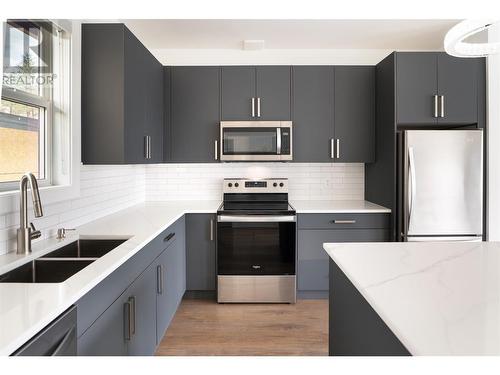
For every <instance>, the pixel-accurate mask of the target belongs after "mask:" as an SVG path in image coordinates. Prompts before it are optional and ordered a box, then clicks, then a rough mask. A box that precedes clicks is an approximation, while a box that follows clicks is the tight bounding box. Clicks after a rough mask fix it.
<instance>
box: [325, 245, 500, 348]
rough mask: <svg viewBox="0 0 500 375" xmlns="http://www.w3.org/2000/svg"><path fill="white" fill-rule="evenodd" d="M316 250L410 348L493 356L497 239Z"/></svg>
mask: <svg viewBox="0 0 500 375" xmlns="http://www.w3.org/2000/svg"><path fill="white" fill-rule="evenodd" d="M324 248H325V250H326V251H327V253H328V254H329V255H330V257H331V258H332V259H333V260H334V261H335V263H337V265H338V266H339V267H340V269H341V270H342V271H343V272H344V273H345V274H346V276H347V277H348V278H349V280H350V281H351V282H352V283H353V285H354V286H355V287H356V288H357V289H358V290H359V291H360V293H361V294H362V295H363V297H364V298H365V299H366V300H367V301H368V302H369V303H370V305H371V306H372V307H373V308H374V309H375V311H376V312H377V313H378V314H379V315H380V317H381V318H382V319H383V320H384V322H385V323H386V324H387V326H388V327H389V328H390V329H391V330H392V331H393V333H394V334H395V335H396V336H397V337H398V339H399V340H400V341H401V342H402V343H403V344H404V345H405V346H406V348H407V349H408V350H409V351H410V353H412V354H414V355H500V242H441V243H438V242H434V243H421V242H420V243H415V242H410V243H400V242H397V243H395V242H393V243H343V244H340V243H338V244H324ZM333 298H335V296H333Z"/></svg>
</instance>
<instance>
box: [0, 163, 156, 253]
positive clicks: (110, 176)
mask: <svg viewBox="0 0 500 375" xmlns="http://www.w3.org/2000/svg"><path fill="white" fill-rule="evenodd" d="M145 184H146V179H145V166H143V165H123V166H109V165H108V166H88V165H85V166H81V170H80V197H79V198H76V199H72V200H68V201H64V202H58V203H54V204H50V205H44V206H43V211H44V216H43V217H41V218H36V219H33V212H32V211H30V210H29V211H28V214H29V220H30V221H33V222H34V224H35V226H36V227H37V228H38V229H40V230H41V231H42V238H48V237H52V236H55V234H56V231H57V228H59V227H67V228H71V227H75V226H78V225H82V224H85V223H87V222H89V221H92V220H95V219H97V218H99V217H102V216H105V215H108V214H111V213H113V212H116V211H118V210H121V209H123V208H126V207H128V206H131V205H133V204H137V203H140V202H142V201H144V199H145V191H146V187H145ZM42 204H43V202H42ZM18 225H19V212H10V213H7V214H5V215H2V216H0V254H4V253H6V252H8V251H14V250H15V249H16V233H17V232H16V229H17V226H18Z"/></svg>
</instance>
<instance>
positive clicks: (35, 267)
mask: <svg viewBox="0 0 500 375" xmlns="http://www.w3.org/2000/svg"><path fill="white" fill-rule="evenodd" d="M125 241H126V239H80V240H76V241H73V242H70V243H69V244H67V245H65V246H63V247H61V248H59V249H57V250H54V251H52V252H50V253H48V254H46V255H44V256H43V257H40V258H37V259H35V260H32V261H31V262H29V263H26V264H23V265H22V266H20V267H17V268H15V269H13V270H12V271H10V272H7V273H4V274H3V275H0V283H60V282H63V281H65V280H66V279H68V278H70V277H71V276H73V275H74V274H75V273H77V272H78V271H81V270H82V269H84V268H85V267H87V266H88V265H89V264H91V263H92V262H94V261H96V260H97V259H98V258H100V257H102V256H103V255H105V254H107V253H109V252H110V251H111V250H113V249H114V248H116V247H117V246H119V245H121V244H122V243H123V242H125Z"/></svg>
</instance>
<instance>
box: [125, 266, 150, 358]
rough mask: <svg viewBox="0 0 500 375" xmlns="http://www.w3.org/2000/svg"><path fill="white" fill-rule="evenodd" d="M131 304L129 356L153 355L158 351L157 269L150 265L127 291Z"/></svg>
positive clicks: (126, 294)
mask: <svg viewBox="0 0 500 375" xmlns="http://www.w3.org/2000/svg"><path fill="white" fill-rule="evenodd" d="M125 296H128V302H129V303H130V304H131V311H132V314H131V321H132V324H131V326H132V336H131V339H130V341H129V346H128V354H129V355H153V354H154V352H155V349H156V267H154V263H153V264H152V265H150V266H149V267H148V268H146V270H145V271H144V272H143V273H142V274H141V276H139V277H138V278H137V279H136V280H135V281H134V282H133V283H132V285H131V286H130V287H129V288H128V289H127V290H126V292H125Z"/></svg>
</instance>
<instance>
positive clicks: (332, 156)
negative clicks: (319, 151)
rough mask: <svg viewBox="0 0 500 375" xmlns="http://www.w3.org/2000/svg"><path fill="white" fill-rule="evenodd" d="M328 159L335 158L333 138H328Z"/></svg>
mask: <svg viewBox="0 0 500 375" xmlns="http://www.w3.org/2000/svg"><path fill="white" fill-rule="evenodd" d="M330 159H335V153H334V146H333V138H330Z"/></svg>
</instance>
